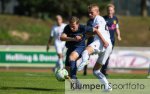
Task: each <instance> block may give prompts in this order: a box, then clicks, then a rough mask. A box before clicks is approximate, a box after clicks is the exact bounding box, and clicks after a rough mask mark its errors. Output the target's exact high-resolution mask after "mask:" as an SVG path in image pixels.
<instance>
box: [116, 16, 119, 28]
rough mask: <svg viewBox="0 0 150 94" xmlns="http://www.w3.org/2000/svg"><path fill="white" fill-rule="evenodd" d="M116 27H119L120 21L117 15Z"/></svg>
mask: <svg viewBox="0 0 150 94" xmlns="http://www.w3.org/2000/svg"><path fill="white" fill-rule="evenodd" d="M116 28H119V21H118V18H117V17H116Z"/></svg>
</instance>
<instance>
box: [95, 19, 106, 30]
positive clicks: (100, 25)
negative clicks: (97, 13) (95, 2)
mask: <svg viewBox="0 0 150 94" xmlns="http://www.w3.org/2000/svg"><path fill="white" fill-rule="evenodd" d="M94 27H98V29H99V30H100V31H104V30H105V29H106V21H105V20H104V18H100V17H97V19H96V20H95V25H94Z"/></svg>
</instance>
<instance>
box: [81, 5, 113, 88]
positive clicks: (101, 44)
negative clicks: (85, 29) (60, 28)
mask: <svg viewBox="0 0 150 94" xmlns="http://www.w3.org/2000/svg"><path fill="white" fill-rule="evenodd" d="M88 8H89V10H88V11H89V17H90V19H93V23H92V26H93V27H96V28H98V30H99V32H100V33H101V35H102V37H101V38H99V37H98V36H97V35H95V37H94V41H93V42H92V43H91V44H90V45H89V46H87V47H86V49H85V50H84V51H83V53H82V62H81V64H80V65H79V66H78V71H81V70H83V68H84V66H85V65H87V64H88V63H87V61H88V58H89V55H90V54H92V53H95V52H98V53H97V54H98V55H99V56H98V59H97V62H96V64H95V66H94V68H93V74H94V75H95V76H96V77H97V78H98V79H99V80H100V81H101V83H102V84H104V85H105V90H106V91H111V87H110V86H109V83H108V81H107V79H106V77H105V76H104V75H103V74H102V73H101V72H100V69H101V67H102V65H104V64H105V62H106V60H107V58H108V57H109V55H110V54H111V51H112V44H111V40H110V34H109V31H108V30H107V26H106V22H105V20H104V18H103V17H102V16H100V15H99V7H98V5H96V4H91V5H90V6H89V7H88Z"/></svg>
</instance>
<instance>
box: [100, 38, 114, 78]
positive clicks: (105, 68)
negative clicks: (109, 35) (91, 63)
mask: <svg viewBox="0 0 150 94" xmlns="http://www.w3.org/2000/svg"><path fill="white" fill-rule="evenodd" d="M111 43H112V50H113V48H114V45H115V41H112V40H111ZM109 58H110V57H108V59H107V60H106V63H105V64H104V65H103V66H102V68H101V72H102V73H103V74H104V75H105V76H108V74H107V69H108V64H109Z"/></svg>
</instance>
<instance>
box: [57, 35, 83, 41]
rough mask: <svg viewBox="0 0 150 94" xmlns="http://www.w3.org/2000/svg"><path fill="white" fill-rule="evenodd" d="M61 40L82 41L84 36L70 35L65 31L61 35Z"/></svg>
mask: <svg viewBox="0 0 150 94" xmlns="http://www.w3.org/2000/svg"><path fill="white" fill-rule="evenodd" d="M60 40H61V41H81V40H82V37H81V36H76V37H75V38H72V37H68V36H67V35H66V34H65V33H62V35H61V36H60Z"/></svg>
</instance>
